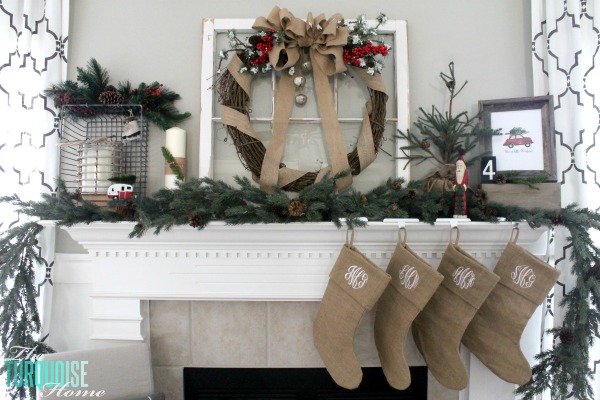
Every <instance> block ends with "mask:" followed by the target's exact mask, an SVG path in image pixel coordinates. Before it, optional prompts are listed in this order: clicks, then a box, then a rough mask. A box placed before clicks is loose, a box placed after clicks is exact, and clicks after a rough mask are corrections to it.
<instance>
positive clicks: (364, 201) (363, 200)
mask: <svg viewBox="0 0 600 400" xmlns="http://www.w3.org/2000/svg"><path fill="white" fill-rule="evenodd" d="M368 203H369V199H367V196H365V195H364V194H363V195H362V196H360V205H361V206H363V207H364V206H366V205H367V204H368Z"/></svg>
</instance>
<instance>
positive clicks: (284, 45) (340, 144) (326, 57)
mask: <svg viewBox="0 0 600 400" xmlns="http://www.w3.org/2000/svg"><path fill="white" fill-rule="evenodd" d="M342 19H343V17H342V16H341V15H340V14H335V15H333V16H332V17H331V18H329V19H328V20H327V19H325V17H324V15H323V14H320V15H319V16H317V17H315V18H313V16H312V14H311V13H309V14H308V17H307V20H306V21H303V20H301V19H298V18H296V17H294V16H293V15H292V13H290V12H289V11H288V10H287V9H280V8H279V7H275V8H273V10H272V11H271V13H270V14H269V16H268V17H267V18H264V17H259V18H257V19H256V21H255V22H254V25H253V29H256V30H258V31H262V30H269V29H273V30H275V31H276V32H281V33H282V34H285V36H286V40H285V42H281V43H275V44H274V46H273V49H272V50H271V51H270V52H269V61H270V63H271V65H272V66H273V68H274V69H275V70H277V71H281V70H283V69H287V68H290V67H292V66H295V65H296V64H298V63H299V61H300V60H301V52H302V51H304V48H308V49H309V55H310V60H311V63H312V65H313V79H314V84H315V92H316V94H317V104H318V109H319V114H320V116H321V121H322V126H323V131H324V136H325V142H326V148H327V154H328V156H329V167H327V168H324V169H322V170H321V171H319V173H318V175H317V178H316V182H318V181H319V180H320V179H322V178H323V176H324V175H325V174H326V173H327V172H332V173H333V174H337V173H340V172H342V171H345V170H348V169H350V165H349V162H348V157H347V155H346V152H345V145H344V140H343V137H342V130H341V127H340V124H339V121H338V118H337V112H336V109H335V106H334V102H333V96H332V93H331V91H330V88H329V79H328V76H331V75H334V74H337V73H340V72H343V71H345V70H346V66H345V65H344V62H343V46H344V45H346V43H347V40H348V29H347V28H346V27H338V22H339V21H341V20H342ZM282 52H285V55H286V56H287V61H286V62H280V59H282V60H285V57H281V58H280V56H282V55H283V54H282ZM243 66H244V65H243V63H242V61H241V60H240V59H239V58H238V57H237V56H235V57H233V59H232V61H231V62H230V63H229V65H228V67H227V69H228V71H229V73H230V74H231V75H232V76H233V78H234V79H235V80H236V82H237V83H238V84H239V85H240V87H241V88H242V89H243V90H244V91H245V92H246V94H247V95H248V96H250V88H251V80H252V77H251V75H249V74H243V73H240V69H241V68H242V67H243ZM354 70H355V72H356V74H357V76H359V77H360V78H361V79H362V80H363V81H364V82H365V84H366V85H367V87H369V88H370V89H373V90H377V91H380V92H383V93H386V90H385V84H384V83H383V79H382V78H381V76H380V75H379V74H376V75H374V76H370V75H368V74H367V73H366V72H365V71H364V70H362V69H360V68H355V69H354ZM294 94H295V87H294V83H293V77H292V76H290V75H289V74H287V73H284V74H282V75H281V78H280V81H279V88H278V92H277V94H276V101H275V110H274V116H273V128H272V129H273V131H272V137H271V140H270V141H269V145H268V147H267V148H266V153H265V157H264V159H263V162H262V167H261V173H260V178H259V182H260V185H261V188H262V189H263V190H271V189H272V188H273V187H274V186H279V187H283V186H285V185H287V184H289V183H291V182H293V181H295V180H297V179H299V178H300V177H302V176H303V175H304V174H305V173H306V172H304V171H298V170H294V169H290V168H286V167H282V168H280V166H281V160H282V158H283V153H284V148H285V136H286V133H287V129H288V124H289V119H290V116H291V113H292V107H293V101H294ZM365 108H366V111H365V118H364V121H363V125H362V128H361V132H360V135H359V138H358V142H357V153H358V156H359V160H360V168H361V170H362V169H364V168H365V167H366V166H367V165H369V164H370V163H371V162H373V160H374V159H375V156H376V149H375V145H374V142H373V134H372V132H371V124H370V121H369V112H370V111H371V104H370V101H369V102H367V104H366V107H365ZM221 117H222V121H223V123H224V124H225V125H230V126H233V127H235V128H237V129H238V130H239V131H241V132H243V133H245V134H247V135H249V136H251V137H253V138H255V139H256V140H259V139H258V135H257V134H256V132H255V131H254V130H253V129H252V126H251V123H250V120H249V117H248V116H247V115H245V114H243V113H241V112H239V111H237V110H234V109H232V108H229V107H226V106H221ZM255 179H256V177H255ZM351 183H352V177H351V176H350V175H348V176H347V177H344V178H342V179H339V180H338V181H337V185H338V188H340V189H341V188H345V187H347V186H349V185H350V184H351Z"/></svg>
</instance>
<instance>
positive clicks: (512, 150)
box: [479, 96, 557, 182]
mask: <svg viewBox="0 0 600 400" xmlns="http://www.w3.org/2000/svg"><path fill="white" fill-rule="evenodd" d="M479 112H480V120H481V121H482V124H483V126H484V127H486V128H491V129H499V130H500V133H501V134H500V135H492V136H485V137H483V138H482V143H481V144H482V148H483V150H484V151H485V152H486V153H488V154H489V155H493V156H496V160H497V168H498V171H497V172H499V173H504V172H509V171H511V172H512V171H514V172H517V173H518V176H519V177H524V178H525V177H535V176H546V181H547V182H556V179H557V173H556V146H555V142H556V140H555V134H554V106H553V102H552V96H536V97H522V98H513V99H500V100H480V101H479Z"/></svg>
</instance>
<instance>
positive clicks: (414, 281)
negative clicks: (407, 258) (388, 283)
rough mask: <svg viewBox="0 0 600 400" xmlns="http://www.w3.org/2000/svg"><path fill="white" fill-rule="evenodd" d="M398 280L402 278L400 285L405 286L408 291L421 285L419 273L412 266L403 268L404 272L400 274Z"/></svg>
mask: <svg viewBox="0 0 600 400" xmlns="http://www.w3.org/2000/svg"><path fill="white" fill-rule="evenodd" d="M398 278H400V284H401V285H404V287H405V288H407V289H408V290H411V289H414V288H416V287H417V285H418V284H419V271H417V270H416V269H415V267H411V266H410V265H408V264H407V265H405V266H404V267H402V271H400V273H399V274H398Z"/></svg>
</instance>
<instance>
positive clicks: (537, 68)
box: [532, 0, 600, 394]
mask: <svg viewBox="0 0 600 400" xmlns="http://www.w3.org/2000/svg"><path fill="white" fill-rule="evenodd" d="M595 16H597V18H595ZM532 39H533V42H532V52H533V54H532V56H533V81H534V94H535V95H536V96H539V95H548V94H549V95H552V96H553V100H554V121H555V134H556V158H557V166H558V181H559V182H560V183H561V189H562V190H561V194H562V197H561V198H562V205H563V206H566V205H568V204H571V203H578V204H579V206H581V207H589V208H591V209H598V207H599V206H600V175H599V174H597V172H596V171H599V168H600V142H599V139H600V135H599V131H600V125H599V121H600V98H599V97H598V95H599V94H600V70H599V69H597V68H594V67H595V66H597V65H600V54H599V51H598V50H599V49H600V44H599V43H600V1H599V0H587V1H586V0H532ZM555 234H556V236H555V254H556V263H557V264H556V265H557V267H558V268H560V269H561V270H562V274H561V277H560V278H559V282H558V284H557V286H556V287H555V291H554V297H555V299H554V302H553V305H552V303H549V304H551V306H549V308H548V312H547V316H548V317H549V318H552V319H553V324H554V325H555V326H560V325H561V323H562V320H563V318H562V317H563V316H562V309H561V308H559V307H558V304H559V303H560V301H561V300H562V298H563V296H564V294H565V293H567V292H568V291H569V290H571V289H572V288H573V286H574V284H575V282H574V276H573V275H571V273H570V266H569V263H568V260H569V255H570V248H568V247H567V246H566V233H565V232H564V231H561V230H557V231H556V233H555ZM594 239H595V241H596V242H598V239H599V238H597V237H595V238H594ZM549 342H550V343H548V340H547V341H546V342H545V343H544V345H552V343H551V340H550V341H549ZM599 350H600V346H598V344H597V345H596V346H595V348H594V349H592V351H591V363H592V365H591V366H590V367H591V368H592V370H593V371H594V373H595V380H594V385H593V387H594V392H595V393H596V394H598V393H600V351H599Z"/></svg>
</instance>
